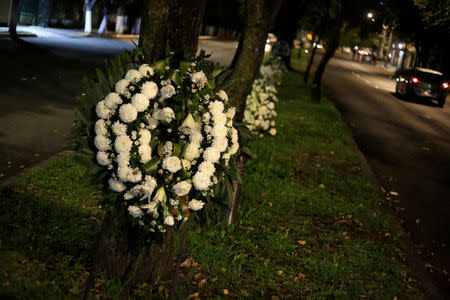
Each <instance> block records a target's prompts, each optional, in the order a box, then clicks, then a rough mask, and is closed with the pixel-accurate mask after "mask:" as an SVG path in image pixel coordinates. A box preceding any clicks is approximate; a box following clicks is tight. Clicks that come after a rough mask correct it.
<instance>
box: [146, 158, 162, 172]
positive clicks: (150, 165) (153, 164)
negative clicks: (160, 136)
mask: <svg viewBox="0 0 450 300" xmlns="http://www.w3.org/2000/svg"><path fill="white" fill-rule="evenodd" d="M160 161H161V159H160V158H159V157H158V156H153V157H152V159H151V160H150V161H149V162H147V163H145V164H144V165H143V166H142V169H143V170H144V172H145V173H146V174H155V173H156V171H157V170H158V164H159V163H160Z"/></svg>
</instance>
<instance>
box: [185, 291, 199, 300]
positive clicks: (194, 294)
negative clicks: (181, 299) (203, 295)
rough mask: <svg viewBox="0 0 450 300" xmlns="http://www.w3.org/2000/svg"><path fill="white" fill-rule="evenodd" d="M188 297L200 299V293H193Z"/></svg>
mask: <svg viewBox="0 0 450 300" xmlns="http://www.w3.org/2000/svg"><path fill="white" fill-rule="evenodd" d="M188 299H200V293H199V292H197V293H193V294H191V295H189V296H188Z"/></svg>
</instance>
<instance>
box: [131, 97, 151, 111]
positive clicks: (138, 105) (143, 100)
mask: <svg viewBox="0 0 450 300" xmlns="http://www.w3.org/2000/svg"><path fill="white" fill-rule="evenodd" d="M149 103H150V102H149V100H148V98H147V97H146V96H145V95H144V94H141V93H137V94H134V96H133V97H131V105H133V106H134V108H135V109H136V110H137V111H138V112H143V111H144V110H146V109H147V108H148V105H149Z"/></svg>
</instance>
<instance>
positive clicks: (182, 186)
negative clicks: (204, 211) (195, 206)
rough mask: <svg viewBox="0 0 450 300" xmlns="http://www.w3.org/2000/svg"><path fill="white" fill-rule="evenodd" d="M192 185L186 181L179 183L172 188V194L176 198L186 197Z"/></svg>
mask: <svg viewBox="0 0 450 300" xmlns="http://www.w3.org/2000/svg"><path fill="white" fill-rule="evenodd" d="M191 187H192V185H191V184H190V183H189V182H188V181H186V180H185V181H180V182H178V183H177V184H175V185H174V186H173V187H172V190H173V192H174V193H175V194H176V195H177V196H180V197H181V196H184V195H187V194H188V193H189V191H190V190H191Z"/></svg>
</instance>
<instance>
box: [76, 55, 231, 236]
mask: <svg viewBox="0 0 450 300" xmlns="http://www.w3.org/2000/svg"><path fill="white" fill-rule="evenodd" d="M145 56H146V55H145V53H144V51H143V50H141V49H136V50H134V51H133V52H125V53H124V54H123V55H121V56H118V57H116V58H115V59H114V60H113V61H111V62H109V63H108V64H107V67H106V74H104V73H103V72H102V71H100V70H97V74H96V75H97V76H96V78H94V79H91V80H85V85H86V92H85V93H84V94H83V95H82V96H81V97H80V103H81V105H80V107H79V109H78V110H77V114H78V116H79V118H80V122H79V123H78V125H77V126H78V127H80V128H84V129H85V134H86V136H87V140H88V141H89V142H90V146H91V149H92V150H93V151H94V152H95V155H96V161H97V163H98V164H99V165H101V166H102V167H103V169H102V171H101V172H102V173H103V176H102V177H103V178H105V184H106V181H107V184H106V185H107V186H109V189H110V190H112V191H113V192H115V193H119V196H118V197H116V204H117V203H124V204H125V205H126V206H127V209H128V212H129V214H130V215H131V216H132V217H133V218H134V220H135V221H136V222H137V223H138V224H140V225H141V226H142V228H144V229H146V230H148V231H149V232H155V231H160V232H164V231H166V229H167V228H168V227H176V226H178V225H180V224H181V223H183V222H184V221H186V220H187V219H189V218H190V217H191V215H192V213H194V212H197V211H206V212H205V214H208V212H209V215H210V216H211V214H213V213H214V210H216V211H217V205H219V206H220V205H221V204H222V205H223V204H224V203H225V202H226V201H225V200H226V199H227V198H228V197H231V194H232V192H233V187H232V181H233V180H238V181H239V180H240V178H239V175H238V172H237V171H236V168H235V160H234V156H235V154H236V153H237V151H238V149H239V144H238V132H237V130H236V128H235V127H234V126H233V117H234V114H235V109H234V107H231V106H230V105H229V103H228V96H227V94H226V93H225V92H224V91H223V90H222V89H220V87H221V86H224V78H225V77H226V75H227V74H225V72H223V69H220V68H218V67H211V65H210V64H208V63H206V62H205V61H204V53H202V54H201V55H200V57H197V58H196V59H194V60H193V61H183V62H181V63H180V64H179V65H176V67H174V66H173V63H172V62H171V61H170V59H166V60H161V61H157V62H154V63H153V64H150V65H149V64H148V63H147V62H146V61H145ZM78 132H80V130H78ZM81 132H83V130H81ZM216 215H217V214H216Z"/></svg>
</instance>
